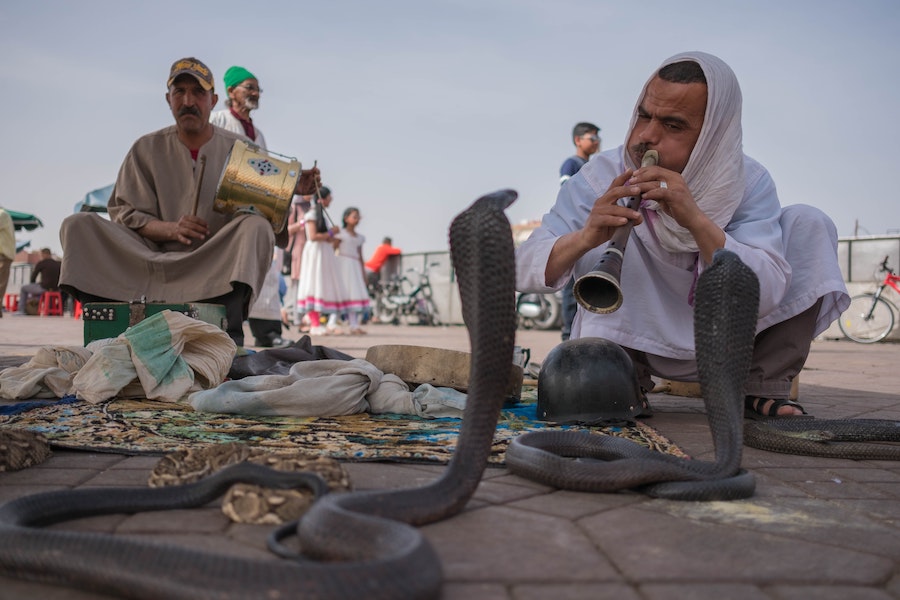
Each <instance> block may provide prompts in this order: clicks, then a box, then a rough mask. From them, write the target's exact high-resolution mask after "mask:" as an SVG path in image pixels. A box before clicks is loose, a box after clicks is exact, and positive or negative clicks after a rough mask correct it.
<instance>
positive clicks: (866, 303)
mask: <svg viewBox="0 0 900 600" xmlns="http://www.w3.org/2000/svg"><path fill="white" fill-rule="evenodd" d="M887 263H888V257H887V256H885V257H884V261H882V263H881V269H880V270H879V272H885V273H887V274H886V275H885V276H884V281H882V282H881V284H879V286H878V289H876V290H875V292H869V293H866V294H860V295H858V296H854V297H853V298H851V299H850V306H849V307H848V308H847V310H845V311H844V314H842V315H841V319H840V321H839V322H838V325H839V326H840V328H841V331H842V332H843V334H844V335H845V336H847V337H848V338H850V339H851V340H853V341H854V342H859V343H860V344H873V343H875V342H880V341H881V340H883V339H884V338H886V337H887V336H888V334H890V333H891V331H892V330H893V329H894V320H895V317H894V306H893V305H892V304H891V302H889V301H888V300H885V299H884V298H883V297H882V296H883V293H884V289H885V288H886V287H888V286H890V287H891V288H893V289H894V290H895V291H896V292H897V293H900V286H898V284H900V275H897V274H896V273H894V269H892V268H891V267H889V266H888V264H887Z"/></svg>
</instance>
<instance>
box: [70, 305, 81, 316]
mask: <svg viewBox="0 0 900 600" xmlns="http://www.w3.org/2000/svg"><path fill="white" fill-rule="evenodd" d="M74 302H75V306H74V307H73V308H72V318H73V319H80V318H81V302H79V301H78V300H75V301H74Z"/></svg>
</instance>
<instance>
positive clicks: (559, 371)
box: [537, 338, 643, 425]
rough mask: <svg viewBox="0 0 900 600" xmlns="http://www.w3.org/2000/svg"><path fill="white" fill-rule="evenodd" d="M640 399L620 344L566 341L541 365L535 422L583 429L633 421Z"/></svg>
mask: <svg viewBox="0 0 900 600" xmlns="http://www.w3.org/2000/svg"><path fill="white" fill-rule="evenodd" d="M641 398H642V394H641V390H640V387H639V385H638V382H637V377H636V376H635V371H634V365H633V364H632V362H631V358H630V357H629V356H628V354H627V353H626V352H625V350H623V349H622V348H621V346H619V345H618V344H614V343H613V342H610V341H609V340H605V339H603V338H579V339H575V340H567V341H565V342H563V343H561V344H560V345H558V346H556V347H555V348H554V349H553V350H551V351H550V353H549V354H548V355H547V358H545V359H544V362H543V364H542V365H541V372H540V375H539V376H538V400H537V418H538V419H541V420H543V421H552V422H554V423H583V424H588V425H593V424H598V423H602V422H611V421H627V420H633V419H634V418H635V417H636V416H637V415H639V414H641V412H642V411H643V405H642V400H641Z"/></svg>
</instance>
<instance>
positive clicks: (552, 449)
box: [506, 250, 759, 500]
mask: <svg viewBox="0 0 900 600" xmlns="http://www.w3.org/2000/svg"><path fill="white" fill-rule="evenodd" d="M758 309H759V280H758V279H757V277H756V275H755V274H754V273H753V271H752V270H751V269H750V268H749V267H747V265H745V264H744V263H743V262H741V260H740V259H739V258H738V256H737V255H736V254H734V253H733V252H729V251H727V250H718V251H716V253H715V255H714V257H713V263H712V265H710V266H709V268H707V269H706V270H705V271H704V272H703V274H702V275H701V276H700V278H699V280H698V281H697V289H696V294H695V304H694V315H695V317H694V345H695V347H696V354H697V369H698V371H699V376H700V387H701V390H702V392H703V398H704V405H705V407H706V414H707V417H708V419H709V426H710V430H711V433H712V436H713V445H714V446H715V451H716V460H715V461H713V462H706V461H700V460H685V459H682V458H678V457H674V456H670V455H667V454H662V453H660V452H653V451H651V450H648V449H646V448H644V447H643V446H640V445H638V444H636V443H634V442H631V441H629V440H625V439H620V438H616V437H610V436H599V435H593V434H590V433H587V432H572V431H546V432H536V433H528V434H525V435H522V436H519V437H517V438H515V439H514V440H513V441H512V442H511V443H510V446H509V448H508V449H507V451H506V464H507V466H508V467H509V469H510V471H512V472H514V473H517V474H519V475H522V476H523V477H528V478H531V479H535V480H538V481H540V482H542V483H546V484H548V485H552V486H554V487H558V488H564V489H570V490H578V491H589V492H611V491H616V490H622V489H633V488H638V489H641V491H643V492H645V493H647V494H649V495H651V496H656V497H661V498H670V499H677V500H731V499H736V498H745V497H748V496H751V495H752V494H753V491H754V488H755V483H754V480H753V476H752V475H751V474H750V473H748V472H746V471H743V470H741V468H740V466H741V449H742V435H743V427H742V425H743V419H742V413H743V408H744V391H743V388H744V382H745V380H746V378H747V373H748V372H749V369H750V361H751V358H752V354H753V338H754V334H755V330H756V318H757V311H758ZM584 459H589V460H584Z"/></svg>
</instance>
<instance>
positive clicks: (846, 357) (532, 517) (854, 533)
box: [0, 315, 900, 600]
mask: <svg viewBox="0 0 900 600" xmlns="http://www.w3.org/2000/svg"><path fill="white" fill-rule="evenodd" d="M7 317H9V318H7ZM368 330H369V332H370V334H369V335H367V336H360V337H347V336H344V337H328V338H321V339H315V340H314V343H319V344H325V345H329V346H332V347H335V348H338V349H340V350H343V351H345V352H347V353H349V354H352V355H354V356H358V357H364V356H365V351H366V348H367V347H368V346H369V345H374V344H387V343H396V344H417V345H425V346H434V347H442V348H449V349H456V350H467V349H468V340H467V337H466V332H465V329H464V328H462V327H443V328H422V327H404V326H400V327H395V326H390V325H372V326H369V327H368ZM248 339H252V338H248ZM558 340H559V333H558V332H556V331H551V332H540V331H519V332H518V335H517V343H518V344H519V345H522V346H525V347H530V348H531V349H532V360H535V361H538V362H539V361H541V360H542V359H543V358H544V356H546V354H547V352H548V351H549V350H550V349H551V348H552V347H553V346H554V345H555V344H556V343H558ZM51 343H55V344H65V345H72V344H80V343H81V324H80V322H78V321H74V320H73V319H71V318H60V317H43V318H41V317H17V316H12V315H6V316H4V318H3V319H2V320H0V360H3V359H6V360H9V357H11V356H23V355H24V356H30V355H31V354H33V352H34V350H35V349H36V348H37V347H38V346H40V345H44V344H51ZM0 364H2V363H0ZM898 365H900V344H876V345H872V346H862V345H858V344H854V343H852V342H849V341H839V340H827V341H817V342H815V343H814V344H813V349H812V353H811V355H810V359H809V361H808V363H807V366H806V369H805V370H804V371H803V373H802V375H801V384H800V401H801V402H802V403H803V404H804V406H806V408H807V410H809V411H810V412H811V413H812V414H814V415H816V416H819V417H872V418H889V419H900V390H898V382H900V379H898V377H897V374H896V371H895V370H894V369H897V368H898ZM651 402H652V403H653V406H654V408H655V409H656V415H655V416H654V417H653V418H652V419H650V420H649V421H648V423H649V424H650V425H652V426H653V427H655V428H656V429H657V430H659V431H660V432H662V433H663V434H664V435H666V436H667V437H669V438H670V439H672V440H673V441H674V442H676V443H677V444H678V445H679V446H680V447H681V448H683V449H684V450H685V451H686V452H688V453H689V454H691V455H693V456H695V457H699V458H710V457H711V455H712V444H711V440H710V436H709V429H708V426H707V424H706V419H705V415H704V413H703V409H702V405H701V403H700V401H699V400H697V399H691V398H681V397H676V396H668V395H661V394H654V395H651ZM155 461H156V458H153V457H127V456H120V455H113V454H99V453H98V454H94V453H81V452H63V451H56V452H55V453H54V455H53V457H51V458H50V459H49V460H48V461H47V462H46V463H44V464H43V465H40V466H38V467H34V468H31V469H27V470H24V471H19V472H15V473H0V502H3V501H6V500H9V499H11V498H15V497H18V496H22V495H26V494H30V493H34V492H39V491H45V490H53V489H60V488H67V487H77V486H137V485H144V483H145V482H146V478H147V475H148V473H149V471H150V469H151V467H152V465H153V464H154V463H155ZM346 466H347V469H348V471H349V472H350V475H351V478H352V482H353V485H354V486H355V488H356V489H361V490H364V489H383V488H394V487H409V486H419V485H422V484H424V483H426V482H428V481H429V480H431V479H432V478H435V477H437V476H439V475H440V473H441V472H442V469H443V467H437V466H422V465H398V464H390V463H349V464H347V465H346ZM744 466H745V467H747V468H749V469H750V470H751V471H753V472H754V473H755V475H756V478H757V492H756V495H755V496H754V497H752V498H750V499H748V500H742V501H735V502H690V503H689V502H673V501H665V500H654V499H649V498H645V497H643V496H641V495H638V494H632V493H620V494H587V493H575V492H565V491H557V490H554V489H551V488H548V487H546V486H543V485H537V484H534V483H531V482H529V481H526V480H523V479H521V478H519V477H516V476H514V475H510V474H509V473H508V472H507V471H505V470H504V469H499V468H491V469H488V470H487V472H486V474H485V476H484V478H483V480H482V483H481V485H480V486H479V488H478V490H477V492H476V494H475V496H474V498H473V499H472V500H471V501H470V503H469V505H468V506H467V509H466V510H465V511H464V512H463V513H462V514H460V515H458V516H456V517H453V518H451V519H448V520H446V521H443V522H439V523H435V524H432V525H428V526H426V527H423V528H422V531H423V533H424V534H425V536H426V537H427V538H428V540H429V541H430V542H431V543H432V544H433V546H434V548H435V549H436V551H437V553H438V555H439V556H440V558H441V561H442V563H443V569H444V577H445V585H444V591H443V596H442V597H443V598H444V599H445V600H462V599H465V600H538V599H545V598H553V599H554V600H575V599H585V600H586V599H591V600H603V599H607V598H608V599H613V598H615V599H616V600H637V599H643V600H657V599H669V598H674V599H699V600H702V599H707V598H708V599H720V598H728V599H737V600H742V599H746V600H762V599H778V600H787V599H801V598H803V599H805V598H816V599H817V600H831V599H835V600H837V599H841V600H845V599H862V600H882V599H889V598H894V599H897V598H900V462H888V461H851V460H832V459H820V458H809V457H801V456H789V455H783V454H774V453H769V452H763V451H759V450H754V449H750V448H747V449H745V454H744ZM65 527H68V528H78V529H90V530H96V531H105V532H115V533H116V534H127V535H139V536H146V537H148V538H153V539H160V540H165V541H167V542H172V543H180V544H185V545H189V546H192V547H197V548H205V549H214V550H215V551H219V552H228V553H233V554H237V555H242V556H263V555H264V554H265V553H266V551H265V542H264V540H265V536H266V534H267V532H268V528H267V527H264V526H251V525H236V524H231V523H229V522H228V521H227V520H226V518H225V517H224V516H223V515H222V514H221V513H220V512H219V511H218V509H216V508H212V507H211V508H203V509H199V510H191V511H171V512H167V513H145V514H140V515H135V516H124V515H119V516H106V517H98V518H91V519H84V520H81V521H76V522H73V523H68V524H66V525H65ZM0 598H3V599H6V598H42V599H49V600H61V599H66V600H76V599H77V600H84V599H89V598H99V596H97V595H94V594H88V593H84V592H79V591H75V590H67V589H63V588H58V587H52V586H47V585H40V584H34V583H23V582H19V581H15V580H12V579H7V578H0Z"/></svg>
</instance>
